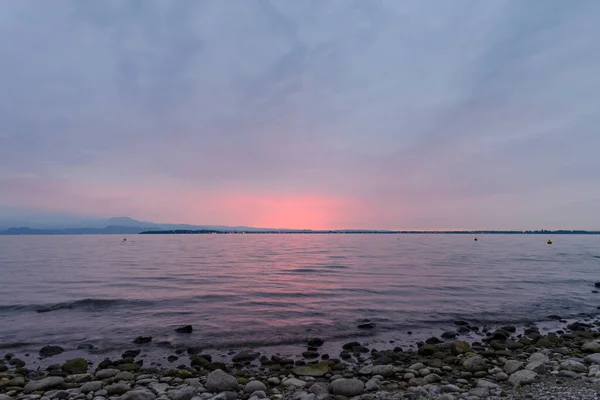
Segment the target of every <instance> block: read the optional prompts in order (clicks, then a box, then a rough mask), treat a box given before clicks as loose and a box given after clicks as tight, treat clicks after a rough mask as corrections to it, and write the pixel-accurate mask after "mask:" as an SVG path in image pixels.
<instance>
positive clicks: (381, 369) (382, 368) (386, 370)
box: [372, 365, 394, 378]
mask: <svg viewBox="0 0 600 400" xmlns="http://www.w3.org/2000/svg"><path fill="white" fill-rule="evenodd" d="M372 374H373V375H381V376H383V377H384V378H389V377H390V376H393V375H394V366H393V365H376V366H374V367H373V371H372Z"/></svg>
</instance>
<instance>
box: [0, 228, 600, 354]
mask: <svg viewBox="0 0 600 400" xmlns="http://www.w3.org/2000/svg"><path fill="white" fill-rule="evenodd" d="M547 239H548V237H545V236H540V235H482V236H480V237H479V241H477V242H475V241H474V240H473V237H472V236H470V235H426V234H423V235H190V236H186V235H164V236H163V235H156V236H154V235H148V236H146V235H136V236H130V237H129V238H128V240H127V241H126V242H124V241H122V238H121V237H119V236H110V235H107V236H3V237H2V236H0V348H5V349H8V348H11V349H25V350H28V349H35V351H37V349H39V348H40V347H41V346H42V345H45V344H58V345H63V346H64V347H66V348H76V347H77V346H78V345H80V344H84V343H90V344H93V345H94V346H96V347H99V348H101V349H122V348H124V347H126V346H128V345H129V346H130V344H131V341H132V340H133V339H134V338H135V337H136V336H140V335H147V336H152V337H153V343H157V342H159V341H169V342H171V343H172V344H173V346H191V345H196V346H201V347H203V348H209V349H210V348H213V349H229V348H243V347H247V346H262V347H265V346H266V347H268V346H276V345H280V346H283V345H293V344H295V343H303V342H304V341H305V340H306V338H307V337H314V336H318V337H322V338H324V339H325V340H328V341H336V340H338V341H340V340H347V339H351V338H356V337H366V338H369V339H370V340H378V338H385V340H386V341H388V339H393V340H398V341H401V340H403V339H407V338H408V336H407V333H406V332H407V331H409V330H410V331H414V332H431V331H432V330H435V329H444V328H445V327H449V326H451V324H452V321H455V320H458V319H460V320H465V321H468V322H470V323H472V324H480V325H484V324H496V323H498V324H501V323H516V324H522V323H527V322H534V321H543V320H547V319H548V318H547V317H548V316H550V315H552V314H558V315H560V316H562V317H565V318H567V317H577V316H578V315H579V314H580V313H590V314H595V313H596V312H597V310H596V308H597V307H598V306H599V305H600V294H594V293H592V290H594V282H595V281H596V280H600V236H574V235H570V236H566V235H565V236H555V237H553V238H552V239H553V240H554V244H552V245H547V244H546V241H547ZM363 319H369V320H370V321H372V322H374V323H375V324H376V328H375V329H373V330H368V331H365V330H359V329H358V328H357V325H358V324H359V323H360V322H361V321H362V320H363ZM184 324H191V325H193V326H194V332H193V333H192V334H191V335H182V334H176V333H175V332H174V328H175V327H177V326H179V325H184ZM411 339H414V336H413V337H412V338H411Z"/></svg>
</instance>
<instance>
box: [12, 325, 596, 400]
mask: <svg viewBox="0 0 600 400" xmlns="http://www.w3.org/2000/svg"><path fill="white" fill-rule="evenodd" d="M599 328H600V320H598V319H597V318H594V317H592V316H589V317H587V318H583V319H582V320H580V321H575V322H567V321H562V323H561V322H559V323H558V324H557V329H556V330H555V331H553V332H548V333H544V334H542V333H541V332H540V330H539V329H538V327H537V326H536V325H535V324H529V325H528V326H521V327H516V326H502V327H498V328H497V329H486V328H483V329H480V328H479V327H477V326H471V325H469V324H468V323H467V322H464V321H456V322H455V323H454V326H453V327H452V329H449V330H447V331H445V332H444V333H443V334H442V335H440V337H430V338H428V339H426V340H425V341H423V342H417V343H415V344H416V347H415V350H411V349H402V348H400V347H395V348H393V349H386V350H378V349H376V348H372V347H371V348H370V347H367V346H365V345H363V344H362V343H361V342H360V340H358V341H353V342H348V343H345V344H343V345H342V346H341V348H340V349H339V352H338V353H336V354H324V353H323V352H322V351H321V350H320V349H321V348H322V347H323V345H324V344H325V341H324V340H323V339H320V338H311V339H309V340H307V342H306V348H305V349H300V350H299V352H300V354H298V356H297V357H295V359H292V358H285V357H282V356H278V355H276V354H273V355H271V356H270V357H269V356H267V355H264V354H261V353H260V352H257V351H255V350H253V349H244V350H241V351H238V352H237V353H235V354H233V355H232V356H231V357H230V358H229V359H228V360H227V361H226V362H221V361H213V356H212V354H210V352H208V353H205V352H203V350H202V349H201V348H189V349H187V350H186V351H182V350H178V351H176V352H173V354H171V355H170V356H169V357H168V363H169V365H168V366H163V365H161V364H160V363H157V362H155V361H152V360H149V359H145V358H144V349H145V346H148V345H149V344H150V343H151V342H152V338H151V337H137V338H135V339H133V340H132V343H131V347H130V348H128V349H123V353H122V354H121V356H120V357H113V358H106V359H104V360H102V361H100V362H98V363H94V362H92V361H90V360H88V359H86V358H85V357H77V358H73V359H69V360H66V361H65V362H63V363H54V362H53V359H56V357H60V355H61V354H63V352H64V349H63V348H62V347H60V346H56V345H47V346H44V347H43V348H41V349H40V350H39V354H38V355H37V357H36V358H37V360H36V362H35V363H33V364H32V365H35V368H30V367H28V364H27V363H26V362H25V361H23V360H22V358H20V356H19V355H18V354H10V353H4V354H2V360H1V361H0V371H1V372H0V400H8V399H20V400H235V399H243V400H259V399H267V398H268V399H273V400H275V399H292V400H328V399H332V400H333V399H335V400H344V399H356V400H379V399H438V400H457V399H468V400H476V399H557V400H558V399H597V398H600V329H599ZM192 329H193V327H192V326H184V327H180V328H179V332H191V330H192ZM467 333H475V335H476V336H477V337H479V340H469V341H467V340H463V338H462V336H463V335H466V334H467Z"/></svg>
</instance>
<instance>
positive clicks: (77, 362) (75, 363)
mask: <svg viewBox="0 0 600 400" xmlns="http://www.w3.org/2000/svg"><path fill="white" fill-rule="evenodd" d="M62 370H63V371H65V372H66V373H68V374H85V373H86V372H87V370H88V363H87V360H86V359H85V358H81V357H79V358H74V359H72V360H68V361H67V362H65V363H64V364H63V366H62Z"/></svg>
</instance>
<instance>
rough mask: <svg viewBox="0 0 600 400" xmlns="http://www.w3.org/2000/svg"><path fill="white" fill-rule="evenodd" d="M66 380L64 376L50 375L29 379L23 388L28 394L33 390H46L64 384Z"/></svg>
mask: <svg viewBox="0 0 600 400" xmlns="http://www.w3.org/2000/svg"><path fill="white" fill-rule="evenodd" d="M64 382H65V380H64V378H62V377H60V376H49V377H47V378H43V379H40V380H37V381H29V383H28V384H27V385H25V387H24V388H23V392H24V393H26V394H27V393H33V392H45V391H46V390H49V389H54V388H56V387H58V386H60V385H62V384H63V383H64Z"/></svg>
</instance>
